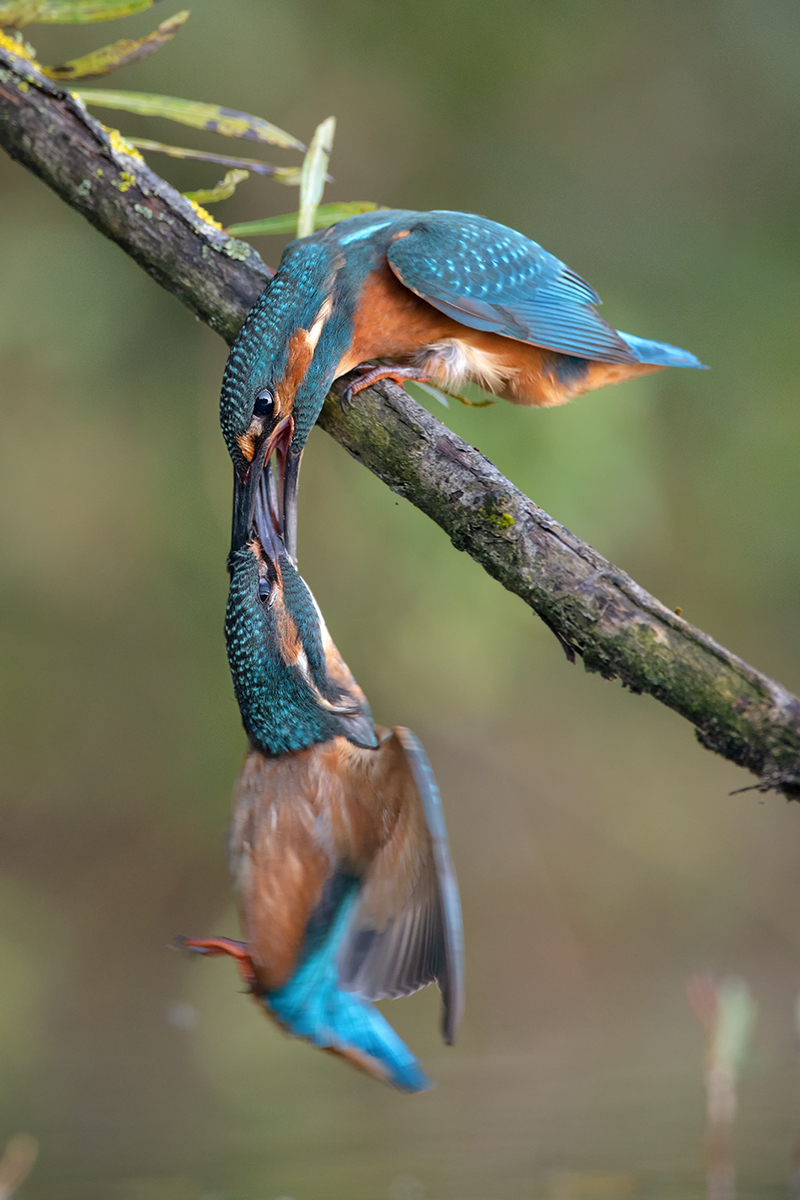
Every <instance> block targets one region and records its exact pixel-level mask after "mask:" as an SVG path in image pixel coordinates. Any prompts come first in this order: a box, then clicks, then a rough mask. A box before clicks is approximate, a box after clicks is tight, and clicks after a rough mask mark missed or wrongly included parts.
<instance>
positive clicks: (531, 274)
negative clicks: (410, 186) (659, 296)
mask: <svg viewBox="0 0 800 1200" xmlns="http://www.w3.org/2000/svg"><path fill="white" fill-rule="evenodd" d="M406 230H407V231H408V232H406ZM394 236H395V239H396V240H394V241H392V243H391V245H390V246H389V249H388V251H387V258H388V261H389V266H390V267H391V269H392V270H393V271H394V273H395V275H396V276H397V278H398V279H399V280H400V281H401V283H403V284H405V286H406V287H407V288H410V289H411V291H412V292H416V294H417V295H418V296H421V297H422V299H423V300H427V301H428V303H429V304H432V305H433V306H434V307H435V308H438V309H439V310H440V311H441V312H443V313H446V315H447V316H449V317H452V318H453V319H454V320H456V321H460V322H461V323H462V324H463V325H469V326H471V327H472V328H473V329H483V330H487V331H489V332H491V333H499V334H502V335H503V336H504V337H510V338H516V339H517V341H521V342H531V343H533V344H534V345H536V346H544V347H546V348H547V349H550V350H559V351H561V353H562V354H572V355H576V356H577V357H579V358H592V359H597V360H599V361H600V362H612V363H634V362H638V361H639V359H638V358H637V356H636V354H635V352H633V351H632V349H631V347H630V345H628V344H627V343H626V342H625V340H624V339H623V338H622V337H620V335H619V334H618V333H617V331H616V330H615V329H614V328H613V327H612V326H611V325H609V324H608V322H607V321H604V320H603V318H602V317H601V316H600V314H599V313H598V312H597V311H596V309H595V308H594V305H596V304H599V303H600V297H599V296H598V295H597V293H596V292H595V291H594V289H593V288H591V287H590V286H589V284H588V283H586V282H585V281H584V280H583V279H581V277H580V276H579V275H576V274H575V272H574V271H571V270H570V269H569V267H568V266H566V265H565V264H564V263H562V262H561V261H560V260H559V259H557V258H555V257H554V255H552V254H548V252H547V251H546V250H543V249H542V247H541V246H539V245H537V243H536V242H532V241H530V240H529V239H528V238H526V237H524V236H523V235H522V234H521V233H517V232H516V231H515V230H513V229H508V228H507V227H506V226H505V225H499V224H498V223H497V222H496V221H489V220H487V219H486V218H485V217H477V216H473V215H472V214H471V213H455V212H430V213H420V214H419V215H418V216H416V217H414V218H412V219H410V220H409V221H408V223H407V224H405V225H404V224H401V225H400V227H399V230H398V233H397V234H395V235H394Z"/></svg>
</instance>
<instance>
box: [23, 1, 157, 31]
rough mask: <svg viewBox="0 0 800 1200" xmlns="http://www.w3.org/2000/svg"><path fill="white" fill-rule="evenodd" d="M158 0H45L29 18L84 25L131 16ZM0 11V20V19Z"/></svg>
mask: <svg viewBox="0 0 800 1200" xmlns="http://www.w3.org/2000/svg"><path fill="white" fill-rule="evenodd" d="M157 3H158V0H45V2H44V4H43V5H42V6H41V7H40V8H39V11H38V12H37V14H36V16H35V17H32V18H31V20H33V21H36V22H37V23H38V24H40V25H45V24H47V25H85V24H87V23H88V22H90V21H115V20H116V19H117V18H118V17H132V16H133V14H134V13H140V12H144V11H145V10H146V9H148V8H152V7H153V5H154V4H157ZM2 19H3V18H2V13H0V21H2Z"/></svg>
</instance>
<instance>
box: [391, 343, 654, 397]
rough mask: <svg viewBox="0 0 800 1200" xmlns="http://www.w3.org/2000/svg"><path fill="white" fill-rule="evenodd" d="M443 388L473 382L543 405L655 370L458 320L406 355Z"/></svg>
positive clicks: (509, 395) (497, 392)
mask: <svg viewBox="0 0 800 1200" xmlns="http://www.w3.org/2000/svg"><path fill="white" fill-rule="evenodd" d="M410 361H413V363H414V365H415V366H418V367H420V368H421V369H422V370H424V371H425V372H426V373H427V374H428V375H429V376H430V378H431V379H432V380H433V381H434V382H435V383H438V384H439V385H440V386H441V387H443V388H451V389H458V388H459V387H462V386H463V385H464V384H465V383H467V382H470V383H477V384H478V385H479V386H480V387H482V388H485V390H486V391H488V392H492V393H493V394H494V395H495V396H500V397H502V398H503V399H504V400H510V401H511V402H512V404H520V405H525V406H530V405H536V406H538V407H540V408H548V407H551V406H553V405H556V404H564V403H565V402H566V401H567V400H571V399H572V398H573V397H574V396H582V395H583V394H584V393H585V392H591V391H594V390H595V388H600V387H604V386H605V385H606V384H607V383H619V382H620V381H621V380H623V379H631V378H632V377H633V376H635V375H648V374H650V373H651V372H652V371H657V370H661V369H662V368H660V367H653V366H649V365H645V364H643V363H632V364H627V363H605V362H596V361H594V360H592V359H587V358H577V357H575V356H574V355H571V354H561V353H560V352H559V351H557V350H548V349H545V348H544V347H543V346H534V345H532V344H531V343H530V342H518V341H515V340H514V339H513V338H507V337H503V336H502V335H501V334H497V333H487V332H484V331H483V330H478V329H468V328H467V327H466V326H462V327H461V328H460V330H459V335H458V336H457V337H450V338H445V339H443V340H440V341H437V342H434V343H431V344H429V345H426V346H423V347H421V348H420V349H419V350H418V351H417V352H416V353H415V354H414V355H413V356H411V357H410Z"/></svg>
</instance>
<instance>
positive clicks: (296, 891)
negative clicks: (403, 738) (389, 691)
mask: <svg viewBox="0 0 800 1200" xmlns="http://www.w3.org/2000/svg"><path fill="white" fill-rule="evenodd" d="M378 736H379V739H381V745H380V746H379V748H378V749H377V750H364V749H361V748H360V747H357V746H354V745H353V744H352V743H351V742H348V741H347V740H346V739H345V738H334V739H333V740H332V741H330V742H326V743H324V744H323V745H317V746H312V747H310V748H309V749H308V750H302V751H300V752H298V753H297V754H291V755H283V756H281V757H280V758H273V759H268V758H265V757H264V756H263V755H262V754H260V753H258V752H257V751H251V752H250V753H249V754H248V755H247V757H246V758H245V761H244V765H243V767H242V771H241V774H240V776H239V780H238V783H237V786H236V794H235V809H234V820H233V829H232V833H231V866H232V870H233V874H234V877H235V879H236V886H237V899H238V903H239V909H240V916H241V920H242V928H243V932H244V936H245V938H246V940H247V942H248V944H249V947H250V953H251V956H252V960H253V965H254V967H255V971H256V978H257V981H258V985H259V987H260V988H261V989H265V990H273V989H275V988H278V987H281V986H282V985H283V984H284V983H286V982H287V980H288V979H289V978H290V976H291V974H292V971H293V969H294V967H295V965H296V963H297V959H298V955H299V953H300V950H301V949H302V946H303V942H304V938H305V931H306V927H307V925H308V922H309V919H310V917H311V915H312V913H313V912H314V909H315V908H316V906H317V905H318V904H319V902H320V900H321V899H322V895H323V889H324V887H325V883H326V882H327V880H328V879H329V878H331V876H332V875H333V874H335V873H336V872H337V871H339V870H343V871H346V872H348V873H352V874H353V875H355V876H357V877H361V878H362V879H363V880H364V884H365V887H366V886H367V885H368V887H369V908H370V913H371V914H374V916H375V919H376V923H377V927H379V928H380V927H382V926H383V925H384V924H385V922H386V921H387V920H388V918H389V917H390V916H391V915H392V914H393V913H395V912H397V911H399V909H400V908H402V906H403V904H404V903H405V901H406V900H407V898H408V896H409V895H410V894H411V891H412V890H413V887H414V884H415V882H416V880H417V878H418V876H419V873H420V871H422V870H424V869H426V864H427V863H428V862H429V860H430V857H431V844H430V835H429V833H428V828H427V824H426V822H425V816H424V812H423V809H422V804H421V801H420V798H419V793H418V792H417V789H416V785H415V784H414V780H413V776H412V774H411V771H410V768H409V766H408V762H407V760H406V757H405V754H404V753H403V751H402V749H401V747H400V744H399V742H398V740H397V738H396V736H395V735H393V734H391V733H390V732H389V731H388V730H382V729H378Z"/></svg>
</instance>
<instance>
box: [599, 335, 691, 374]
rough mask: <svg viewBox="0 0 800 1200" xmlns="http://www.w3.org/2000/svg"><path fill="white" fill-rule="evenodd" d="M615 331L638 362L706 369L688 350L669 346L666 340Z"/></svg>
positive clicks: (656, 365) (659, 365)
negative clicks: (655, 339) (661, 340)
mask: <svg viewBox="0 0 800 1200" xmlns="http://www.w3.org/2000/svg"><path fill="white" fill-rule="evenodd" d="M617 333H618V334H619V336H620V337H621V338H622V340H623V341H624V342H625V343H626V344H627V345H628V346H630V348H631V350H632V351H633V353H634V354H635V355H636V357H637V358H638V360H639V362H640V363H652V365H653V366H655V367H695V368H697V369H699V370H701V371H707V370H708V367H707V366H706V365H705V363H701V362H700V359H699V358H695V356H694V355H693V354H690V353H689V351H688V350H681V348H680V347H679V346H670V345H668V344H667V342H651V341H649V340H648V339H647V338H640V337H636V336H635V335H634V334H632V333H623V332H622V330H621V329H618V330H617Z"/></svg>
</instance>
